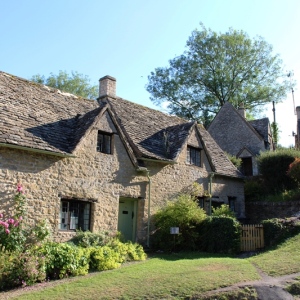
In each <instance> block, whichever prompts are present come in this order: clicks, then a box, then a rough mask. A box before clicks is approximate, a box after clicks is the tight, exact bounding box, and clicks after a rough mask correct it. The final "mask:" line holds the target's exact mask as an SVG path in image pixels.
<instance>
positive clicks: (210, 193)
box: [208, 172, 215, 216]
mask: <svg viewBox="0 0 300 300" xmlns="http://www.w3.org/2000/svg"><path fill="white" fill-rule="evenodd" d="M214 175H215V173H213V172H211V173H210V174H209V212H208V215H209V216H211V196H212V179H213V177H214Z"/></svg>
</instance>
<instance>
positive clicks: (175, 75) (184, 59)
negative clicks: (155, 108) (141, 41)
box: [147, 24, 294, 124]
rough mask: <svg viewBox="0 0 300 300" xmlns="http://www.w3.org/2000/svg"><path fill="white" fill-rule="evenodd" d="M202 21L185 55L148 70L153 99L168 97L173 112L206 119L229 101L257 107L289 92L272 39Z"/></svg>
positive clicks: (161, 100) (156, 101) (189, 42)
mask: <svg viewBox="0 0 300 300" xmlns="http://www.w3.org/2000/svg"><path fill="white" fill-rule="evenodd" d="M201 25H202V30H200V31H199V30H194V31H193V32H192V34H191V36H190V37H189V39H188V41H187V50H186V51H185V52H184V53H183V54H182V55H179V56H177V57H175V58H173V59H171V60H170V61H169V66H168V67H160V68H156V69H155V70H154V72H151V74H150V75H149V76H148V80H149V83H148V85H147V91H148V92H149V93H150V94H151V95H152V96H151V100H152V101H153V102H155V103H156V104H161V103H164V102H165V103H168V108H169V110H170V113H172V114H176V115H177V116H180V117H183V118H186V119H189V120H196V121H199V122H202V123H203V124H207V123H209V122H210V120H211V119H212V117H213V116H214V115H215V114H216V113H217V112H218V111H219V109H220V107H221V106H222V105H224V103H225V102H227V101H229V102H231V103H232V104H233V105H234V106H235V107H237V106H239V105H240V104H241V103H244V105H245V107H246V108H247V109H248V110H250V111H251V113H253V112H254V111H255V109H256V110H258V107H260V106H261V105H263V104H266V103H269V102H271V101H276V102H277V101H280V100H282V99H284V98H285V96H286V93H287V91H288V90H289V89H290V87H291V83H290V82H289V81H288V80H287V79H286V80H282V78H284V77H286V76H283V74H285V72H286V71H285V69H283V65H282V61H281V60H280V58H279V56H278V55H274V54H273V53H272V46H271V45H270V44H268V43H267V42H266V41H265V40H264V39H263V38H261V37H257V38H254V39H251V38H250V37H249V36H248V35H247V34H246V33H245V32H244V31H238V30H234V29H232V28H229V30H228V31H227V32H225V33H216V32H213V31H212V30H211V29H206V28H205V27H204V26H203V24H201ZM277 79H280V80H277ZM292 84H294V83H292ZM253 87H255V88H253Z"/></svg>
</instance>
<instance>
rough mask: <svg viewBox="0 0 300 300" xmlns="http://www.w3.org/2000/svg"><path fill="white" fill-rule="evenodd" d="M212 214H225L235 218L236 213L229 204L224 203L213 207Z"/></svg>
mask: <svg viewBox="0 0 300 300" xmlns="http://www.w3.org/2000/svg"><path fill="white" fill-rule="evenodd" d="M212 216H214V217H218V216H225V217H231V218H235V213H234V212H233V211H232V210H231V209H230V207H229V205H227V204H222V205H221V206H220V207H216V208H214V207H213V208H212Z"/></svg>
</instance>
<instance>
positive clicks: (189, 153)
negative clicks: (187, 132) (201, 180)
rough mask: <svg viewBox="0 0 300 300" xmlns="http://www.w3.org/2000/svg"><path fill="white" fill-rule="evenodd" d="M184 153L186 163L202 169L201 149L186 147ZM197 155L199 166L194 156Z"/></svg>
mask: <svg viewBox="0 0 300 300" xmlns="http://www.w3.org/2000/svg"><path fill="white" fill-rule="evenodd" d="M186 151H187V153H186V163H187V164H189V165H193V166H196V167H202V157H201V156H202V149H201V148H197V147H193V146H190V145H188V146H187V149H186ZM197 153H198V154H199V164H197V157H196V156H195V155H196V154H197ZM193 154H194V155H193ZM193 156H194V157H193Z"/></svg>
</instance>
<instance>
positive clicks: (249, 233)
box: [241, 225, 264, 251]
mask: <svg viewBox="0 0 300 300" xmlns="http://www.w3.org/2000/svg"><path fill="white" fill-rule="evenodd" d="M263 247H264V228H263V225H242V233H241V251H257V250H259V249H262V248H263Z"/></svg>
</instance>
